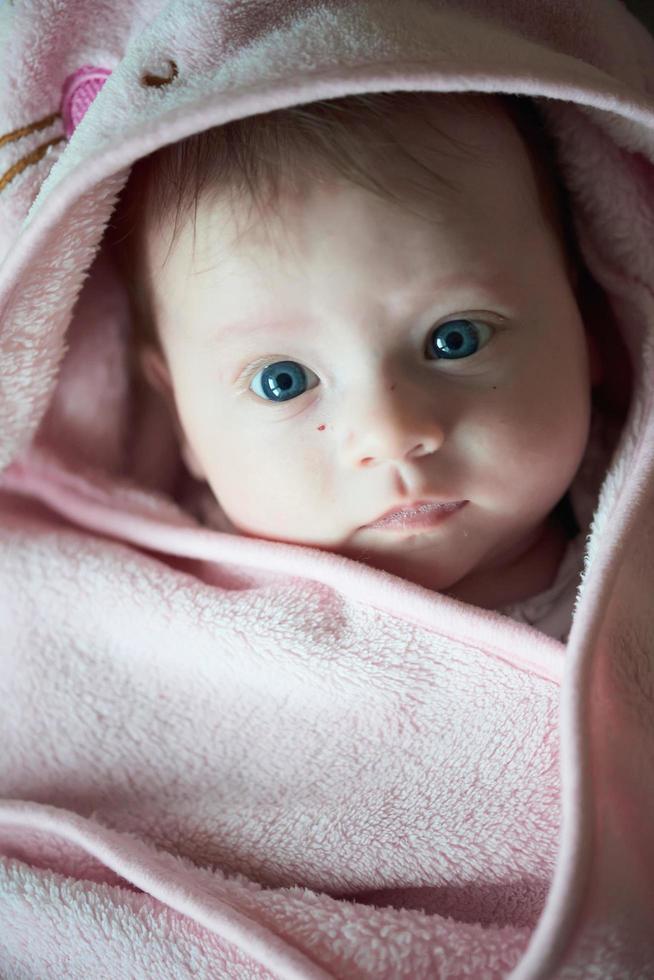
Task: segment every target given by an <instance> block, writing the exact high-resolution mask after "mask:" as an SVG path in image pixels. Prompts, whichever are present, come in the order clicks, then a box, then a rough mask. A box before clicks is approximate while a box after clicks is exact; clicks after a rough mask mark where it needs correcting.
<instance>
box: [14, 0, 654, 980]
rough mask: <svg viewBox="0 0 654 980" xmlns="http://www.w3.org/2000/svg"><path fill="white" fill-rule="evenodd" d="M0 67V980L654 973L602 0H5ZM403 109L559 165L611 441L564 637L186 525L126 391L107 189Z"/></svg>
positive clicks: (645, 264)
mask: <svg viewBox="0 0 654 980" xmlns="http://www.w3.org/2000/svg"><path fill="white" fill-rule="evenodd" d="M0 48H1V56H0V432H1V433H2V437H1V443H0V466H1V467H2V470H1V473H0V549H1V557H0V638H1V639H0V705H1V711H0V746H1V747H2V748H1V752H0V797H1V799H0V975H2V977H3V978H8V980H11V978H26V977H33V978H36V977H38V978H39V980H50V978H52V980H54V978H56V980H60V978H61V977H67V978H85V980H86V978H88V977H111V978H112V980H117V978H126V980H127V978H134V977H148V978H173V977H174V978H186V977H188V978H191V977H198V976H202V977H234V978H254V977H257V978H259V977H260V978H263V977H266V978H267V977H271V978H272V977H276V978H303V980H304V978H307V980H318V978H332V977H338V978H354V980H357V978H361V980H363V978H370V980H373V978H374V980H383V978H401V977H403V978H411V980H419V978H434V977H450V978H453V977H464V976H465V977H479V978H481V977H484V978H500V977H510V978H512V980H536V978H550V977H556V978H565V980H573V978H583V977H597V976H601V977H607V978H608V977H611V978H618V977H619V978H621V980H627V978H631V980H635V978H644V977H651V976H654V829H653V828H654V695H653V692H654V604H653V603H652V595H653V594H654V400H653V399H654V384H653V378H654V350H653V347H654V343H653V338H654V246H653V243H654V42H653V41H652V39H651V37H650V36H649V35H648V34H647V32H646V31H645V29H644V28H643V27H642V26H641V25H640V24H639V23H638V22H637V21H636V20H635V19H634V18H633V17H632V16H631V15H630V14H629V12H628V11H627V9H626V8H625V7H624V6H623V4H622V3H620V2H618V0H593V3H592V4H589V3H588V2H587V0H547V2H545V0H533V2H529V3H525V2H524V0H456V2H455V0H402V3H387V2H377V0H347V2H332V0H321V2H309V0H286V2H278V3H270V2H267V0H250V2H244V0H221V2H220V3H216V2H210V0H170V2H165V3H164V2H160V0H130V2H121V0H116V3H114V4H112V5H111V10H109V8H108V7H107V5H105V4H94V3H88V2H86V0H57V2H54V0H21V2H15V3H13V4H9V3H6V4H5V5H4V7H3V8H2V10H0ZM82 69H84V72H82V73H81V74H79V73H80V71H81V70H82ZM86 72H88V75H87V74H85V73H86ZM147 76H155V77H156V78H158V79H160V80H161V81H160V84H156V85H153V84H148V81H147ZM400 89H406V90H416V89H422V90H433V91H487V92H505V93H515V94H518V95H524V96H528V97H531V98H532V99H533V100H534V102H535V104H536V105H537V107H538V109H539V112H540V113H541V116H542V120H543V125H544V126H546V127H547V128H548V130H549V131H550V132H551V134H552V136H553V138H554V140H555V144H556V148H557V164H558V167H559V170H560V173H561V177H562V180H563V181H564V182H565V184H566V186H567V188H568V190H569V193H570V198H571V202H572V207H573V212H574V224H575V232H576V235H577V237H578V241H579V247H580V250H581V254H582V255H583V259H584V263H585V265H586V267H587V270H588V274H589V277H590V279H591V280H592V282H593V283H594V284H595V287H596V289H595V292H594V294H593V296H594V298H593V300H592V304H590V306H589V312H587V315H589V316H590V315H592V316H593V317H594V325H595V327H596V329H597V330H598V332H600V333H602V332H603V337H604V347H603V355H604V359H605V367H608V369H609V370H608V377H607V383H606V388H605V390H604V392H603V393H602V399H601V404H600V403H598V418H601V423H602V424H601V426H600V428H601V430H602V431H603V432H605V433H610V432H613V433H614V435H613V436H603V437H602V440H600V443H599V444H598V445H595V444H593V446H592V447H591V446H589V453H590V454H591V455H592V459H591V458H590V456H589V459H588V461H585V462H588V466H589V470H588V480H586V478H585V477H583V478H581V473H580V479H581V482H580V483H579V485H578V486H577V487H576V488H573V490H574V491H575V492H573V493H572V494H571V495H572V503H573V507H576V508H577V516H578V521H579V527H580V534H581V536H582V537H581V538H580V539H579V540H578V541H577V544H576V546H575V547H576V548H579V545H580V543H581V545H582V550H581V557H582V558H583V568H582V569H581V571H580V575H579V581H576V578H577V576H575V575H572V577H571V582H572V587H573V588H574V601H573V603H572V609H570V610H569V611H568V614H567V616H568V618H569V623H568V626H567V627H566V631H567V628H568V627H569V635H568V636H567V638H566V642H565V643H563V642H561V641H560V640H559V639H556V638H554V637H553V636H551V635H547V631H546V630H543V629H539V628H538V626H537V623H532V624H531V625H530V624H529V623H527V622H524V621H518V618H516V616H515V615H514V616H511V615H507V614H504V613H502V612H499V611H495V612H491V611H488V610H483V609H480V608H478V607H476V606H473V605H469V604H466V603H464V602H460V601H456V600H454V599H452V598H449V597H447V596H445V595H441V594H438V593H436V592H431V591H428V590H427V589H424V588H422V587H420V586H417V585H415V584H412V583H410V582H407V581H404V580H402V579H400V578H398V577H395V576H393V575H390V574H387V573H384V572H381V571H379V570H376V569H373V568H370V567H367V566H365V565H363V564H361V563H358V562H354V561H351V560H349V559H347V558H344V557H341V556H338V555H334V554H330V553H327V552H323V551H320V550H318V549H313V548H309V547H301V546H297V545H290V544H285V543H279V542H274V541H264V540H259V539H250V538H245V537H241V536H238V535H235V534H230V533H226V532H225V531H223V530H220V529H218V528H216V527H214V526H211V523H210V522H208V523H203V522H202V521H201V520H200V519H199V518H198V516H197V514H196V513H194V511H193V509H192V508H191V507H190V506H187V504H186V498H185V496H184V494H180V492H179V485H180V482H179V476H180V468H179V454H178V450H177V446H176V442H175V437H174V433H173V432H172V431H171V430H170V428H169V426H168V424H167V423H166V420H165V415H164V414H163V413H162V405H161V404H160V403H159V402H158V401H157V399H156V398H155V396H154V395H150V396H148V397H145V398H141V397H139V398H137V396H136V393H135V392H134V391H133V390H132V386H131V385H130V382H129V373H128V371H127V350H128V341H129V336H130V333H129V331H130V322H129V314H128V306H127V301H126V297H125V295H124V294H123V291H122V290H121V287H120V285H119V280H118V278H117V275H116V272H115V270H114V268H113V267H112V265H111V264H110V262H109V261H108V258H107V254H106V249H103V237H104V233H105V230H106V227H107V224H108V222H109V220H110V217H111V214H112V210H113V209H114V207H115V204H116V201H117V199H118V195H119V193H120V190H121V188H122V187H123V186H124V184H125V181H126V179H127V176H128V174H129V170H130V166H131V165H132V163H133V162H134V161H135V160H136V159H138V158H139V157H141V156H143V155H145V154H147V153H149V152H151V151H153V150H154V149H156V148H157V147H159V146H161V145H163V144H164V143H170V142H173V141H176V140H179V139H181V138H183V137H185V136H188V135H189V134H191V133H193V132H197V131H198V130H201V129H205V128H208V127H209V126H213V125H217V124H219V123H222V122H225V121H227V120H228V119H231V118H235V117H240V116H246V115H249V114H252V113H256V112H261V111H265V110H269V109H274V108H279V107H282V106H287V105H291V104H297V103H305V102H310V101H314V100H317V99H325V98H330V97H337V96H340V95H344V94H351V93H355V92H372V91H382V90H400ZM604 425H606V428H604ZM584 472H585V471H584ZM593 474H594V475H593ZM575 560H576V559H575ZM566 588H567V594H568V599H567V600H566V601H569V598H570V584H569V583H568V586H566ZM563 591H564V592H565V591H566V589H564V590H563ZM557 603H558V600H556V601H555V602H554V603H553V604H552V603H551V602H550V603H549V604H548V609H549V610H550V611H552V610H554V611H556V609H557V608H562V606H560V607H559V606H557ZM561 629H563V627H561Z"/></svg>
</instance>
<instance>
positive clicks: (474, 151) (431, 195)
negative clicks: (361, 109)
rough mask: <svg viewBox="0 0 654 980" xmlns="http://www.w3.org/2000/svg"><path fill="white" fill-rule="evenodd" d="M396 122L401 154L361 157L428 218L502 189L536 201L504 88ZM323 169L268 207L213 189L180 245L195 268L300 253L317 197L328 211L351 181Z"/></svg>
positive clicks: (433, 105) (450, 97) (283, 186)
mask: <svg viewBox="0 0 654 980" xmlns="http://www.w3.org/2000/svg"><path fill="white" fill-rule="evenodd" d="M389 125H390V127H391V129H392V131H393V134H394V138H395V139H396V141H397V144H398V147H399V149H398V150H397V152H393V151H392V149H393V148H392V147H390V148H389V152H387V153H385V154H384V155H383V156H380V155H379V154H375V151H374V149H373V150H368V149H367V148H366V146H365V145H364V144H362V158H361V159H362V164H363V166H364V167H366V168H367V169H368V170H369V172H370V173H373V174H375V175H378V176H379V177H380V179H381V183H382V185H383V186H384V187H385V188H387V189H388V190H389V191H390V194H389V198H388V199H391V197H392V196H393V195H396V201H397V202H398V203H400V205H406V206H407V207H409V208H411V207H412V206H414V208H415V210H417V212H418V213H420V214H421V215H423V216H424V217H425V218H426V219H428V220H431V221H436V222H439V221H445V222H447V223H448V226H449V227H455V226H456V225H457V220H458V222H459V225H460V223H461V222H463V221H468V222H469V221H470V220H474V218H475V215H476V214H477V213H478V212H479V210H480V209H481V210H484V211H487V210H488V209H489V208H494V207H496V206H497V204H498V200H499V199H500V198H501V197H502V195H503V194H504V196H505V197H506V198H507V202H506V203H507V206H508V207H512V208H514V209H515V208H516V207H517V205H518V204H519V205H520V210H521V211H522V213H523V214H524V213H525V212H526V211H527V210H529V205H530V204H531V205H532V206H534V205H535V203H536V201H537V193H536V186H535V180H534V172H533V168H532V164H531V161H530V158H529V155H528V153H527V149H526V146H525V143H524V140H523V137H522V135H521V134H520V132H519V131H518V129H517V127H516V125H515V123H514V121H513V120H512V119H511V117H510V114H509V112H508V111H507V110H506V108H505V107H504V104H503V102H502V100H501V99H500V98H499V97H498V96H495V95H489V94H485V93H440V94H438V96H437V97H435V98H434V99H433V100H432V101H431V102H430V103H429V111H428V112H427V113H425V112H424V111H422V112H414V113H411V112H406V111H403V112H402V113H399V112H398V113H396V114H395V116H394V117H392V118H390V119H389ZM405 151H406V152H405ZM315 176H316V171H315V170H312V169H311V168H308V169H307V170H306V171H305V172H304V177H303V171H302V170H301V169H300V170H299V171H298V173H297V174H295V175H294V177H293V179H292V180H285V179H281V180H280V183H279V190H278V193H277V194H276V195H272V196H271V198H270V201H269V203H268V204H267V206H265V207H263V208H262V207H261V205H260V203H259V202H257V203H255V201H254V200H253V198H252V197H250V196H248V194H247V193H242V192H241V193H239V194H236V193H234V192H233V190H231V191H230V190H228V191H227V192H225V191H222V192H221V189H220V188H215V189H213V190H210V191H209V193H207V194H205V195H204V196H201V197H200V198H199V200H198V206H197V209H195V211H194V213H193V218H192V221H189V222H187V224H186V226H185V227H184V228H183V233H182V234H180V233H179V230H177V231H176V232H174V233H173V234H174V236H175V241H174V243H173V244H174V246H175V247H181V248H182V251H183V252H188V250H189V247H190V248H191V251H192V259H191V265H192V266H193V267H194V268H195V269H197V268H200V269H203V268H206V267H207V266H208V267H210V268H211V267H217V268H219V267H220V264H221V260H222V261H224V260H225V259H228V258H229V257H230V256H231V257H233V255H234V252H235V250H236V251H237V252H238V253H239V254H240V255H241V256H242V257H244V258H245V257H247V256H248V255H249V256H250V257H251V258H252V259H253V260H255V261H260V260H261V256H262V254H263V255H265V254H266V253H267V254H270V252H271V251H272V252H274V253H275V254H276V255H279V253H280V249H281V250H282V251H287V250H290V252H293V249H294V248H295V247H297V244H298V241H299V240H301V238H302V234H301V232H302V231H303V229H305V230H307V225H308V226H309V227H308V233H309V234H311V233H312V229H311V222H313V223H314V225H315V222H316V221H321V220H324V219H323V217H322V215H323V214H324V213H325V212H324V208H323V211H322V212H321V210H320V209H318V208H315V207H314V206H313V205H314V203H315V200H316V196H319V197H320V198H321V199H322V203H323V204H324V205H326V208H327V217H329V199H330V195H332V196H333V195H336V194H339V193H343V192H347V191H348V189H351V188H352V184H351V183H348V181H347V180H345V178H343V177H342V176H340V177H339V175H337V174H334V173H333V172H332V173H331V174H330V171H329V169H328V168H326V169H325V170H324V172H323V173H322V175H320V174H319V177H320V179H319V180H318V181H316V179H315ZM507 188H509V189H510V195H507V193H506V192H507ZM355 190H356V188H355ZM365 201H367V204H365V203H364V202H365ZM357 205H358V206H361V207H364V206H367V207H370V208H372V207H375V206H376V205H377V202H375V201H374V199H373V196H372V195H369V196H368V197H367V198H366V196H365V195H358V196H357ZM394 223H395V225H396V226H397V228H396V231H395V233H396V234H398V235H399V234H401V230H402V229H401V226H402V222H401V221H398V219H397V217H395V219H394ZM189 231H190V234H191V239H190V241H191V243H192V244H191V245H190V246H189ZM167 238H168V233H167V234H165V235H163V236H158V235H157V236H154V239H155V240H154V241H153V242H151V247H152V248H153V250H154V251H153V254H152V258H153V260H154V265H155V267H156V266H157V265H158V264H159V262H160V257H161V251H162V250H161V242H162V241H165V240H166V239H167ZM184 240H185V241H184ZM164 254H165V249H164Z"/></svg>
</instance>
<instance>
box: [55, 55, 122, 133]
mask: <svg viewBox="0 0 654 980" xmlns="http://www.w3.org/2000/svg"><path fill="white" fill-rule="evenodd" d="M109 75H111V71H110V70H109V69H108V68H97V67H95V66H94V65H82V67H81V68H78V69H77V71H74V72H73V74H72V75H69V76H68V78H67V79H66V81H65V82H64V86H63V89H62V95H61V109H60V112H61V117H62V119H63V121H64V132H65V133H66V139H70V138H71V136H72V135H73V133H74V132H75V130H76V129H77V127H78V126H79V124H80V123H81V121H82V119H83V118H84V116H85V115H86V112H87V109H88V108H89V106H90V105H91V103H92V102H93V100H94V99H95V97H96V95H97V94H98V92H99V91H100V89H101V88H102V86H103V85H104V83H105V82H106V81H107V79H108V78H109Z"/></svg>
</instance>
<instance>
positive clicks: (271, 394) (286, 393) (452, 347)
mask: <svg viewBox="0 0 654 980" xmlns="http://www.w3.org/2000/svg"><path fill="white" fill-rule="evenodd" d="M477 322H478V321H473V320H448V321H447V322H446V323H441V324H440V326H438V327H436V329H435V330H434V331H433V333H432V335H431V336H432V337H433V338H434V342H433V351H432V353H435V354H436V355H437V358H438V359H439V360H461V359H462V358H466V357H471V356H472V355H473V354H476V353H477V351H478V350H479V347H480V346H481V344H480V341H479V334H480V331H479V329H478V327H477V326H476V324H477ZM481 326H482V327H484V328H485V329H486V330H489V329H490V328H489V327H487V326H486V325H485V324H484V323H482V324H481ZM308 370H309V369H308V368H305V367H302V366H301V365H300V364H298V363H297V361H274V362H273V363H272V364H267V365H266V366H265V367H264V368H263V370H262V371H258V372H257V374H256V375H255V376H254V378H253V379H252V380H253V384H254V381H255V379H256V378H258V377H259V376H261V381H260V382H259V387H260V388H261V392H262V394H263V397H264V399H266V400H268V401H274V402H286V401H290V399H292V398H297V397H298V396H299V395H303V394H304V392H305V391H306V390H307V383H306V373H307V371H308ZM309 373H310V374H313V371H309ZM314 377H316V375H315V374H314ZM251 390H252V389H251ZM255 394H258V392H255Z"/></svg>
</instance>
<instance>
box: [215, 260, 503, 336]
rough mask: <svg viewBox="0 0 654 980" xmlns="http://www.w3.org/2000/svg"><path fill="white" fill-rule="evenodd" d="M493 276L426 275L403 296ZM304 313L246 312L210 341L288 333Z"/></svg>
mask: <svg viewBox="0 0 654 980" xmlns="http://www.w3.org/2000/svg"><path fill="white" fill-rule="evenodd" d="M497 278H498V277H497V276H488V277H477V278H474V279H473V278H470V277H468V276H467V275H465V274H461V273H458V274H457V275H451V276H445V277H444V278H443V279H440V280H438V281H436V282H434V281H433V280H428V279H426V280H425V282H424V284H422V285H416V286H413V287H411V288H407V289H406V290H402V291H401V292H402V294H403V296H404V297H405V298H406V299H408V298H409V297H413V296H423V295H425V294H427V293H432V292H434V293H435V292H436V291H438V290H443V289H458V288H459V287H462V286H468V287H474V288H481V289H491V288H494V287H493V283H494V282H495V281H496V280H497ZM309 322H310V321H309V318H308V317H303V318H302V319H301V321H298V322H297V323H295V322H294V321H293V319H292V318H289V317H282V318H278V319H274V320H265V319H264V318H263V317H258V316H257V314H256V313H253V314H250V315H248V316H246V317H241V318H239V319H238V320H230V321H229V322H227V323H220V324H218V325H217V326H216V327H215V329H214V330H212V332H211V339H212V341H221V342H226V343H228V342H232V341H234V340H236V339H238V338H242V337H244V336H248V335H250V334H257V333H263V332H264V331H265V332H268V333H270V332H277V331H279V332H280V333H285V334H290V333H294V332H295V331H296V330H298V329H300V324H301V326H302V327H306V326H307V323H309Z"/></svg>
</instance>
